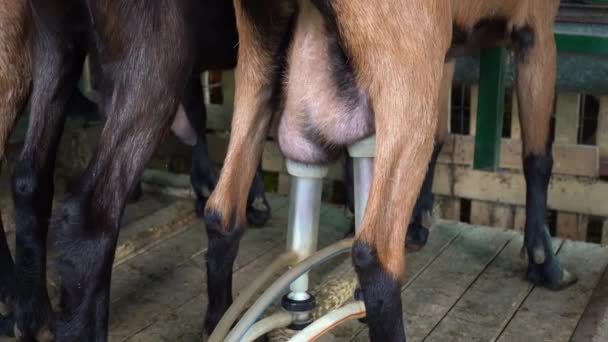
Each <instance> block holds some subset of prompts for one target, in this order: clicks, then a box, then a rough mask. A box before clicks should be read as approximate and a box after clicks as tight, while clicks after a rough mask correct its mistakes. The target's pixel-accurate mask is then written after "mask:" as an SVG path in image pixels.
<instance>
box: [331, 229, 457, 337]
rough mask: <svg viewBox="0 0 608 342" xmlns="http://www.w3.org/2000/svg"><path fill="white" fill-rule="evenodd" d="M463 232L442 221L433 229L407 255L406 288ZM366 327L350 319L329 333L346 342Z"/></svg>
mask: <svg viewBox="0 0 608 342" xmlns="http://www.w3.org/2000/svg"><path fill="white" fill-rule="evenodd" d="M461 233H462V229H460V228H458V227H457V226H455V225H454V224H450V223H440V224H438V225H436V226H435V227H433V229H432V231H431V234H432V235H431V236H432V239H429V241H428V243H427V245H426V246H425V247H424V248H423V249H421V250H420V251H418V252H416V253H410V254H408V255H407V256H406V271H405V272H406V274H405V283H404V287H403V288H404V290H405V289H406V288H407V287H408V286H409V285H410V284H411V283H412V282H413V280H414V279H416V278H417V277H418V276H419V275H420V274H421V273H422V272H423V271H424V270H425V269H426V268H427V267H428V266H429V265H430V264H432V263H433V261H434V260H435V259H436V258H437V257H438V256H439V255H441V253H442V252H443V251H444V250H445V249H446V248H448V246H450V244H452V243H453V242H454V240H456V239H457V238H458V236H459V235H460V234H461ZM365 329H366V326H365V325H364V324H361V323H360V322H359V321H356V320H355V321H348V322H345V323H343V324H342V325H340V326H338V327H337V328H335V329H334V330H332V331H331V332H330V333H329V334H330V336H331V337H333V340H334V341H336V342H338V341H339V342H346V341H350V340H352V339H353V337H354V336H357V335H359V334H361V333H363V331H364V330H365Z"/></svg>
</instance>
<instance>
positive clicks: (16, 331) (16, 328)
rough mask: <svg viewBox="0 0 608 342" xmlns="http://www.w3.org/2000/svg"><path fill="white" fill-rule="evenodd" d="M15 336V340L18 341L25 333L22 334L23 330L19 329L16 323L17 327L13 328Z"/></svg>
mask: <svg viewBox="0 0 608 342" xmlns="http://www.w3.org/2000/svg"><path fill="white" fill-rule="evenodd" d="M13 336H15V340H17V341H19V340H21V339H22V337H23V333H22V332H21V329H19V327H18V326H17V323H15V326H14V328H13Z"/></svg>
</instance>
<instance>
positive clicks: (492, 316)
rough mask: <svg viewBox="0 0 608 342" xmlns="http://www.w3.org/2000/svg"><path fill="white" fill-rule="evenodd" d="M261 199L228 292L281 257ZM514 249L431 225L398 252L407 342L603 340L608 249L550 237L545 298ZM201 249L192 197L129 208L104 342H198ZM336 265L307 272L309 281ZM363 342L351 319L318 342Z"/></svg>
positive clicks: (503, 235) (279, 233)
mask: <svg viewBox="0 0 608 342" xmlns="http://www.w3.org/2000/svg"><path fill="white" fill-rule="evenodd" d="M270 201H271V205H272V208H273V217H272V219H271V220H270V222H269V224H268V225H267V226H266V227H264V228H262V229H250V230H249V231H248V232H247V234H246V235H245V237H244V238H243V242H242V243H241V250H240V253H239V255H238V257H237V261H236V266H235V274H234V292H235V293H238V292H239V291H240V290H241V289H243V288H244V286H246V285H247V284H248V283H250V282H251V281H252V280H253V279H254V278H255V277H256V276H257V274H259V272H260V271H261V270H263V269H264V268H265V267H266V266H267V265H268V264H269V263H270V262H271V261H272V260H274V259H275V258H276V257H277V256H278V255H279V254H280V253H281V252H282V251H283V250H284V245H285V235H286V234H285V233H286V232H285V230H286V223H287V211H288V203H287V200H286V199H285V198H283V197H278V196H270ZM3 210H4V207H3ZM5 221H6V219H5ZM321 227H322V229H321V232H320V242H319V244H320V246H321V247H322V246H325V245H328V244H330V243H332V242H334V241H337V240H339V239H341V238H342V237H344V236H345V234H346V232H347V231H348V228H349V221H348V220H347V219H346V218H345V217H344V211H343V209H341V208H338V207H335V206H329V205H325V206H324V207H323V209H322V212H321ZM521 246H522V237H521V236H520V235H518V234H517V233H515V232H513V231H506V230H500V229H493V228H484V227H478V226H470V225H465V224H460V223H449V222H440V223H438V224H437V225H436V226H435V227H434V228H433V230H432V232H431V238H430V241H429V243H428V245H427V246H426V247H425V248H424V249H422V250H421V251H420V252H418V253H412V254H410V255H408V256H407V266H408V268H407V272H406V280H405V283H404V286H403V292H402V299H403V303H404V312H405V315H406V318H407V322H406V330H407V334H408V338H409V339H408V341H497V340H498V341H575V342H583V341H593V342H596V341H598V342H599V341H608V272H607V265H608V249H606V248H602V247H600V246H597V245H591V244H585V243H579V242H571V241H561V240H555V241H554V247H555V250H556V251H557V253H558V256H559V258H560V260H562V263H563V264H564V265H566V266H567V267H568V268H569V269H570V270H572V271H574V272H575V273H576V274H577V275H578V276H579V278H580V281H579V282H578V284H576V285H575V286H573V287H571V288H569V289H567V290H564V291H562V292H551V291H548V290H545V289H542V288H536V287H534V286H532V285H530V284H529V283H528V282H526V281H525V280H524V279H523V274H524V272H525V267H526V264H525V262H524V261H523V260H522V259H521V258H520V248H521ZM205 249H206V234H205V233H204V227H203V224H202V223H201V221H200V220H198V219H196V218H195V216H194V213H193V210H192V203H191V201H188V200H177V199H173V198H170V197H167V196H161V195H150V194H146V196H145V197H144V198H143V200H142V201H140V202H138V203H136V204H133V205H130V206H129V207H128V208H127V212H126V218H125V227H124V228H123V230H122V232H121V237H120V241H119V246H118V250H117V258H116V263H115V268H114V273H113V279H112V299H111V308H110V340H111V341H200V337H199V332H200V329H201V324H202V320H203V313H204V310H205V307H206V294H205V291H206V282H205V262H204V255H205ZM51 259H52V258H51ZM342 260H344V258H343V259H342ZM342 260H337V261H334V262H332V263H330V264H329V265H325V266H324V267H323V268H322V269H318V270H315V272H313V274H312V275H311V277H312V279H313V282H320V281H323V275H325V274H326V273H327V272H328V271H329V270H330V269H331V268H332V267H334V266H335V265H337V263H339V262H341V261H342ZM51 268H52V262H51ZM50 274H51V275H50V283H51V293H55V291H54V289H55V285H54V284H55V283H56V282H55V276H54V273H53V272H50ZM367 340H368V332H367V329H366V326H365V325H363V324H361V323H359V322H358V321H354V322H348V323H346V324H344V325H343V326H340V327H338V328H336V329H334V330H333V331H331V332H330V333H329V334H328V335H326V336H325V337H324V338H323V341H367ZM0 341H4V340H3V339H0ZM7 341H8V340H7Z"/></svg>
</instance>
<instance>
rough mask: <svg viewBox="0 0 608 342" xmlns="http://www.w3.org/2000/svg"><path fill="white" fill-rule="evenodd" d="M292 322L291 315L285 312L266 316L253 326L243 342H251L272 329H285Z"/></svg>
mask: <svg viewBox="0 0 608 342" xmlns="http://www.w3.org/2000/svg"><path fill="white" fill-rule="evenodd" d="M292 321H293V315H292V314H291V313H289V312H287V311H281V312H278V313H276V314H274V315H271V316H268V317H266V318H264V319H263V320H261V321H259V322H257V323H256V324H254V325H253V326H252V327H251V329H249V331H248V332H247V335H245V337H243V342H253V341H255V340H256V339H257V338H259V337H262V336H264V335H265V334H267V333H269V332H271V331H273V330H274V329H280V328H285V327H286V326H288V325H289V324H291V322H292Z"/></svg>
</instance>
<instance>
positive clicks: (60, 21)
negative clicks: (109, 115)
mask: <svg viewBox="0 0 608 342" xmlns="http://www.w3.org/2000/svg"><path fill="white" fill-rule="evenodd" d="M30 8H31V9H32V13H34V14H35V15H33V16H32V20H33V22H34V24H33V25H31V26H32V28H33V32H32V40H33V43H32V61H33V63H32V66H33V70H32V72H33V74H32V75H33V87H32V95H31V98H30V122H29V127H28V132H27V136H26V139H25V144H24V146H23V149H22V151H21V155H20V157H19V160H18V162H17V165H16V166H15V170H14V172H13V177H12V193H13V202H14V206H15V226H16V248H15V279H16V289H17V299H16V306H15V335H16V337H17V339H18V340H23V341H30V340H34V339H36V340H39V341H40V340H49V339H52V338H53V334H52V333H51V330H52V329H53V327H52V325H53V323H52V310H51V305H50V302H49V297H48V292H47V287H46V281H47V279H46V267H47V258H46V256H47V249H46V244H47V231H48V222H49V218H50V215H51V207H52V199H53V191H54V184H53V174H54V169H55V157H56V154H57V147H58V144H59V139H60V137H61V132H62V130H63V124H64V121H65V112H66V107H67V102H68V100H69V98H70V96H71V95H72V93H73V91H74V90H75V89H76V86H77V83H78V80H79V77H80V72H81V70H82V64H83V61H84V56H85V52H84V50H83V49H81V48H80V47H81V46H82V44H81V43H82V42H81V39H82V36H81V34H82V32H81V31H80V28H81V27H82V25H81V23H79V22H78V18H82V17H83V15H84V14H83V13H84V9H83V8H82V7H81V6H80V4H79V3H78V2H76V1H72V0H61V1H30Z"/></svg>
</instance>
